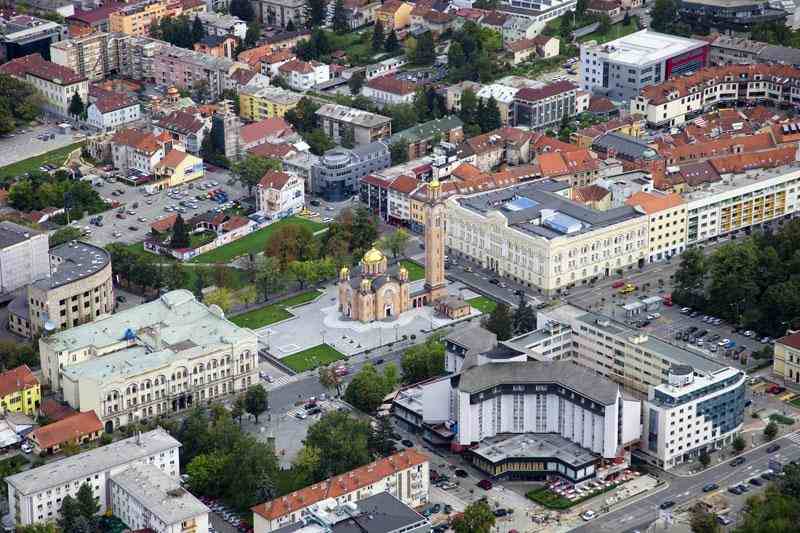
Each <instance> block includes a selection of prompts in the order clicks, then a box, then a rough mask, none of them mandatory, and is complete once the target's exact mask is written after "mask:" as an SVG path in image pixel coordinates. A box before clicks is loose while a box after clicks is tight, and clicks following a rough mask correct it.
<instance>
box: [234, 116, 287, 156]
mask: <svg viewBox="0 0 800 533" xmlns="http://www.w3.org/2000/svg"><path fill="white" fill-rule="evenodd" d="M239 137H240V141H239V147H240V149H241V151H242V152H244V151H250V152H251V153H252V149H253V148H256V147H257V146H264V145H271V146H276V145H283V146H289V147H292V145H291V143H299V142H300V141H301V140H302V138H301V137H300V136H299V135H298V134H297V133H295V131H294V128H292V125H291V124H289V123H288V122H286V121H285V120H284V119H282V118H280V117H273V118H265V119H264V120H259V121H258V122H251V123H250V124H247V125H245V126H242V128H241V129H240V130H239ZM275 159H282V157H281V156H278V157H275Z"/></svg>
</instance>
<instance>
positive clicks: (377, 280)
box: [339, 180, 447, 322]
mask: <svg viewBox="0 0 800 533" xmlns="http://www.w3.org/2000/svg"><path fill="white" fill-rule="evenodd" d="M441 192H442V191H441V186H440V183H439V182H438V181H437V180H434V181H432V182H430V183H429V184H428V186H427V198H426V202H425V286H424V288H422V289H420V290H416V291H414V292H413V293H412V292H411V291H410V288H409V280H408V271H407V270H406V269H405V268H403V267H402V266H400V265H393V266H392V267H389V261H388V258H387V257H386V255H385V254H384V253H383V252H381V251H380V250H378V249H377V248H375V247H374V246H373V247H372V248H370V249H369V250H368V251H367V253H365V254H364V257H363V258H362V259H361V263H360V264H359V271H357V272H354V273H353V274H356V275H351V272H350V269H349V268H348V267H342V269H341V271H340V272H339V311H340V312H341V313H342V316H343V317H344V318H350V319H352V320H359V321H361V322H373V321H375V320H392V319H394V318H397V317H398V316H400V315H401V314H402V313H404V312H406V311H408V310H409V309H413V308H416V307H422V306H423V305H428V304H433V303H435V302H437V301H439V300H441V299H443V298H445V297H446V296H447V289H446V287H445V277H444V231H445V227H444V209H445V207H444V203H443V202H442V199H441Z"/></svg>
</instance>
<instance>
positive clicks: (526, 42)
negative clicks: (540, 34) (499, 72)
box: [506, 39, 537, 52]
mask: <svg viewBox="0 0 800 533" xmlns="http://www.w3.org/2000/svg"><path fill="white" fill-rule="evenodd" d="M536 46H537V45H536V40H535V39H520V40H518V41H512V42H510V43H508V44H507V45H506V48H508V49H509V50H510V51H512V52H522V51H524V50H530V49H532V48H536Z"/></svg>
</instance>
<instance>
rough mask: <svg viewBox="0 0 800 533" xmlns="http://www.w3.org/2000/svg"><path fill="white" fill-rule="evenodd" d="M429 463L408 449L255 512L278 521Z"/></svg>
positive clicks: (422, 456) (267, 504)
mask: <svg viewBox="0 0 800 533" xmlns="http://www.w3.org/2000/svg"><path fill="white" fill-rule="evenodd" d="M427 461H428V456H427V455H425V454H423V453H421V452H419V451H417V450H415V449H413V448H409V449H407V450H403V451H402V452H399V453H396V454H394V455H390V456H389V457H386V458H384V459H378V460H377V461H375V462H373V463H370V464H368V465H364V466H362V467H360V468H356V469H355V470H351V471H350V472H346V473H344V474H341V475H338V476H335V477H332V478H329V479H326V480H325V481H321V482H319V483H315V484H314V485H311V486H309V487H306V488H304V489H300V490H296V491H294V492H292V493H289V494H287V495H286V496H281V497H280V498H276V499H274V500H271V501H268V502H264V503H261V504H259V505H256V506H255V507H253V508H252V511H253V512H254V513H256V514H259V515H261V516H262V517H264V518H266V519H267V520H276V519H278V518H280V517H282V516H286V515H287V514H290V513H293V512H295V511H298V510H300V509H305V508H306V507H308V506H309V505H313V504H315V503H317V502H320V501H322V500H325V499H327V498H338V497H339V496H342V495H345V494H349V493H351V492H355V491H357V490H358V489H360V488H362V487H367V486H369V485H372V484H373V483H377V482H378V481H380V480H381V479H383V478H385V477H387V476H391V475H393V474H396V473H397V472H400V471H402V470H406V469H408V468H411V467H413V466H416V465H420V464H423V463H425V462H427Z"/></svg>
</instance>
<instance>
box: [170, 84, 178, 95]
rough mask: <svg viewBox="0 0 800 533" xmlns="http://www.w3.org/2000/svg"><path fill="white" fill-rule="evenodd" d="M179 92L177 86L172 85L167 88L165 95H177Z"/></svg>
mask: <svg viewBox="0 0 800 533" xmlns="http://www.w3.org/2000/svg"><path fill="white" fill-rule="evenodd" d="M178 94H179V91H178V88H177V87H175V86H174V85H173V86H172V87H170V88H169V89H167V96H177V95H178Z"/></svg>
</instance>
